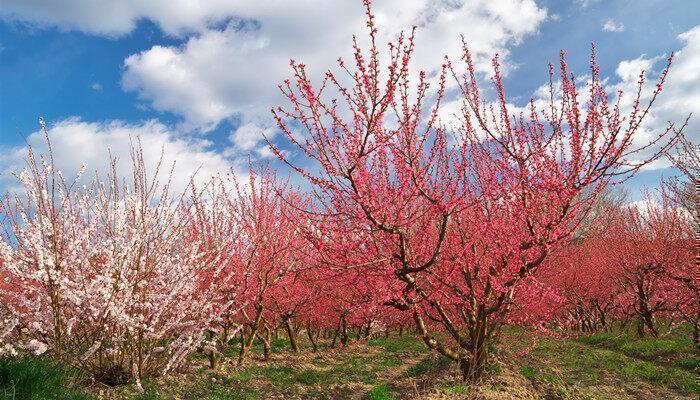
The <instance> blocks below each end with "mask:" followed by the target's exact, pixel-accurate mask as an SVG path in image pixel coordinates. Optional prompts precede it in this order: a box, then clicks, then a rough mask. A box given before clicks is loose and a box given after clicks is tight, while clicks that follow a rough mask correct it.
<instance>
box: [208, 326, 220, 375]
mask: <svg viewBox="0 0 700 400" xmlns="http://www.w3.org/2000/svg"><path fill="white" fill-rule="evenodd" d="M207 336H208V339H209V342H210V344H209V346H210V349H209V350H207V358H209V368H211V369H217V368H218V367H219V355H218V354H217V351H216V340H215V338H216V336H215V335H214V332H212V331H209V332H208V333H207Z"/></svg>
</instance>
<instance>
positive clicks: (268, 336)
mask: <svg viewBox="0 0 700 400" xmlns="http://www.w3.org/2000/svg"><path fill="white" fill-rule="evenodd" d="M271 340H272V332H271V331H270V328H269V327H267V326H266V327H265V336H264V337H261V338H260V341H261V342H262V345H263V357H265V359H266V360H269V359H270V353H271V351H270V341H271Z"/></svg>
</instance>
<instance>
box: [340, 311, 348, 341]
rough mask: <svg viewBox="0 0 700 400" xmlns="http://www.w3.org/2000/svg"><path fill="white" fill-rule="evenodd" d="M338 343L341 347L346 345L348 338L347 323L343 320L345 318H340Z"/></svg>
mask: <svg viewBox="0 0 700 400" xmlns="http://www.w3.org/2000/svg"><path fill="white" fill-rule="evenodd" d="M340 321H341V322H340V343H341V344H342V345H343V347H346V346H347V345H348V342H349V341H350V338H349V337H348V323H347V321H346V320H345V316H344V315H343V316H342V317H340Z"/></svg>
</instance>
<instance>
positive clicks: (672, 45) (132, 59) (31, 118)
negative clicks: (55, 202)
mask: <svg viewBox="0 0 700 400" xmlns="http://www.w3.org/2000/svg"><path fill="white" fill-rule="evenodd" d="M375 11H376V14H377V20H378V24H379V28H380V36H381V38H382V39H383V40H390V39H392V38H394V37H395V35H396V34H397V33H398V32H399V31H400V30H402V29H410V27H411V26H412V25H417V26H418V33H417V49H418V50H417V54H416V60H415V61H416V62H415V66H416V67H417V68H421V69H425V70H427V71H429V72H430V71H432V70H434V68H435V67H436V66H439V65H440V63H441V60H442V56H443V55H444V54H448V55H458V52H459V47H460V43H459V36H460V35H464V36H465V38H466V39H467V41H468V42H469V45H470V47H471V48H472V50H473V51H474V52H475V53H476V55H477V67H478V68H479V69H480V70H482V71H484V72H485V71H486V70H487V66H488V64H489V60H490V58H491V56H493V54H495V53H499V54H500V55H501V58H502V59H503V60H505V65H506V72H507V77H506V81H505V84H506V91H507V94H508V95H509V97H510V99H511V101H512V102H513V103H514V104H516V105H522V104H523V103H525V102H526V101H528V100H529V99H530V98H532V97H537V94H538V88H539V87H540V86H541V85H542V84H543V83H544V82H545V79H546V77H547V75H546V72H547V63H548V62H556V61H557V57H558V54H559V50H561V49H564V50H566V51H567V53H568V54H569V56H568V59H569V64H570V66H571V67H572V68H573V69H574V70H575V71H577V72H578V73H580V74H581V75H584V74H585V73H586V72H587V63H588V58H589V49H590V43H591V42H595V43H596V44H597V46H598V54H599V62H600V64H601V71H602V75H603V76H604V77H605V78H607V84H608V85H609V86H610V88H611V89H622V90H630V89H631V88H632V87H633V84H634V82H635V81H636V79H637V76H638V73H639V71H640V70H641V69H645V70H647V71H648V73H649V74H650V75H652V77H653V76H654V75H655V74H658V72H659V71H660V70H661V68H662V65H663V60H664V58H665V57H667V56H668V54H670V52H672V51H674V52H676V53H677V54H678V58H677V60H676V63H675V66H674V67H673V69H672V71H671V74H670V78H669V82H668V85H667V86H666V87H665V89H664V92H663V94H662V96H663V98H662V100H661V101H660V103H659V105H658V107H657V109H656V112H655V113H654V115H653V116H652V118H651V119H650V121H649V125H648V127H647V128H648V129H651V130H653V129H655V128H658V127H661V126H662V125H663V124H664V123H666V121H668V120H673V121H678V120H680V119H683V118H685V116H687V114H689V113H691V112H694V113H695V115H696V118H695V119H694V120H693V122H692V123H691V126H690V130H689V134H690V137H691V139H695V140H697V139H698V137H699V136H700V135H698V129H699V128H700V123H699V122H698V120H699V119H700V7H698V4H697V2H696V1H695V0H619V1H602V0H576V1H555V0H552V1H539V0H537V1H536V0H438V1H429V0H384V1H380V0H378V1H376V4H375ZM363 24H364V14H363V8H362V4H361V1H360V0H334V1H328V0H326V1H322V0H294V1H292V0H284V1H282V0H254V1H248V0H235V1H231V0H211V1H206V2H205V1H202V2H194V1H189V0H150V1H141V0H121V1H109V0H93V1H81V0H51V1H49V0H3V1H2V5H1V6H0V190H2V189H3V188H7V187H10V186H11V177H9V175H8V173H7V172H8V171H10V170H12V169H15V168H17V167H19V166H21V165H22V162H23V161H22V159H23V156H24V154H25V146H26V144H27V143H30V144H32V145H34V146H37V147H39V148H41V147H42V144H41V137H40V135H39V133H38V132H37V130H38V123H37V118H38V116H39V115H41V116H43V117H44V119H45V120H46V121H47V123H48V126H49V129H50V134H51V136H52V141H53V144H54V148H55V151H56V154H57V156H58V158H59V163H60V167H61V168H62V169H64V170H66V171H67V174H70V172H71V171H72V170H77V169H78V168H79V165H80V163H81V162H83V161H85V162H87V163H88V167H89V168H90V169H100V168H103V166H104V162H105V159H106V155H107V149H110V150H111V151H112V153H113V154H117V155H118V156H121V157H122V158H126V157H127V156H126V154H128V146H129V137H136V136H138V137H140V138H141V140H142V143H143V144H144V148H145V149H146V150H147V151H148V152H149V154H150V155H151V156H152V158H153V159H155V158H157V156H158V155H159V154H160V151H161V148H163V149H164V154H165V155H164V157H165V160H166V162H171V161H172V160H176V159H177V160H178V161H177V166H176V170H175V172H176V174H177V175H178V176H181V177H184V176H187V175H189V174H190V173H191V172H192V171H194V170H196V169H199V172H198V174H199V175H200V176H203V177H204V176H207V175H211V174H215V173H216V172H217V171H226V170H228V169H229V168H231V167H233V168H235V169H242V168H243V166H245V165H246V163H247V161H246V160H247V159H248V158H249V157H250V158H252V159H253V160H265V159H267V158H269V157H270V152H269V151H268V150H267V149H266V147H265V146H264V144H263V142H262V132H265V133H266V134H267V135H268V136H269V137H273V138H274V137H275V135H276V133H277V131H276V129H275V127H274V124H273V123H272V120H271V117H270V112H269V110H270V107H271V106H273V105H277V104H281V103H282V99H281V98H280V95H279V92H278V90H277V84H278V83H279V82H281V81H282V80H283V79H284V78H285V77H287V76H288V74H289V59H290V58H294V59H296V60H298V61H300V62H304V63H305V64H307V65H309V68H310V70H311V72H312V74H316V75H317V76H321V74H322V73H323V71H324V70H325V69H327V68H329V67H333V66H334V65H335V60H336V59H337V58H338V56H342V55H347V54H348V51H349V49H350V45H351V35H352V34H353V33H356V32H357V33H362V32H363ZM484 77H487V75H484ZM448 100H449V99H448ZM273 140H274V139H273ZM672 174H674V171H673V170H672V169H670V168H668V166H667V165H666V164H664V163H659V164H657V165H655V166H654V168H653V169H649V170H646V171H644V172H642V173H640V174H639V175H638V176H637V177H636V178H635V179H633V180H632V181H631V182H630V183H628V188H629V189H630V191H631V193H632V197H633V198H632V199H633V200H634V198H635V197H638V196H639V193H640V188H642V187H644V186H653V185H655V184H656V182H658V180H659V178H660V177H661V176H668V175H672Z"/></svg>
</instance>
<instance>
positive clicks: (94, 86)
mask: <svg viewBox="0 0 700 400" xmlns="http://www.w3.org/2000/svg"><path fill="white" fill-rule="evenodd" d="M90 89H92V90H94V91H96V92H102V85H101V84H100V83H99V82H95V83H93V84H92V85H90Z"/></svg>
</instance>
